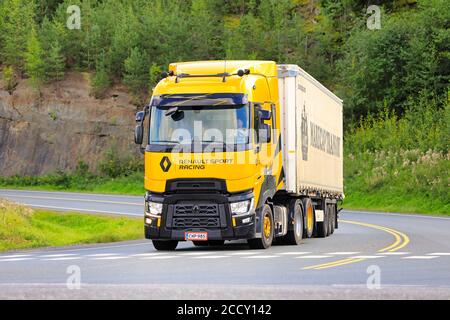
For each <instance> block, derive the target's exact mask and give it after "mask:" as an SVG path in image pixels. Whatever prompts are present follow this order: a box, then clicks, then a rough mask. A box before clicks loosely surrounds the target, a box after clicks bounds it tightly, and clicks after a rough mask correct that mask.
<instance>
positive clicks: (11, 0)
mask: <svg viewBox="0 0 450 320" xmlns="http://www.w3.org/2000/svg"><path fill="white" fill-rule="evenodd" d="M34 15H35V2H34V0H3V1H1V2H0V28H1V29H0V60H2V61H4V62H5V63H6V64H8V65H12V66H14V67H16V70H19V71H20V70H21V69H22V67H23V63H24V61H23V55H22V54H21V53H23V52H25V51H26V49H27V40H28V38H29V34H30V31H31V30H32V29H33V28H34V27H35V22H34Z"/></svg>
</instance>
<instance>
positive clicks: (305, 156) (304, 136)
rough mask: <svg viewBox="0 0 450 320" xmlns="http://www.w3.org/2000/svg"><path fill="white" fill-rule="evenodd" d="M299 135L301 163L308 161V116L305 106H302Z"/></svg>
mask: <svg viewBox="0 0 450 320" xmlns="http://www.w3.org/2000/svg"><path fill="white" fill-rule="evenodd" d="M301 134H302V135H301V137H302V159H303V161H308V114H307V113H306V105H303V111H302V124H301Z"/></svg>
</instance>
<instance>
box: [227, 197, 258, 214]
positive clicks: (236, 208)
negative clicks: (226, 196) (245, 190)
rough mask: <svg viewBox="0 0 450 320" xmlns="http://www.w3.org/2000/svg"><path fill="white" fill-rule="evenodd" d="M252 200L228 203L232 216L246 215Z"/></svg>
mask: <svg viewBox="0 0 450 320" xmlns="http://www.w3.org/2000/svg"><path fill="white" fill-rule="evenodd" d="M252 204H253V199H251V200H245V201H239V202H233V203H230V209H231V213H232V214H233V215H241V214H246V213H248V212H249V211H250V209H251V207H252Z"/></svg>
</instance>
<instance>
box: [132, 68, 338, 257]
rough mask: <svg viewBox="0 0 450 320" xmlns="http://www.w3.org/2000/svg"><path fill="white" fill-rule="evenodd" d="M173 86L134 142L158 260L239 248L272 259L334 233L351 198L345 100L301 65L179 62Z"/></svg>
mask: <svg viewBox="0 0 450 320" xmlns="http://www.w3.org/2000/svg"><path fill="white" fill-rule="evenodd" d="M162 77H163V79H162V80H161V81H160V82H159V83H158V85H157V86H156V87H155V88H154V91H153V96H152V98H151V101H150V103H149V105H148V106H147V107H145V108H144V110H143V111H141V112H138V113H137V114H136V122H137V126H136V132H135V142H136V143H137V144H139V145H141V150H142V152H143V153H144V156H145V179H144V183H145V189H146V190H147V191H146V195H145V236H146V238H148V239H152V241H153V244H154V246H155V248H156V249H158V250H174V249H175V248H176V246H177V244H178V242H179V241H193V242H194V244H195V245H198V246H203V245H222V244H223V243H224V241H225V240H236V239H247V241H248V243H249V245H250V247H251V248H255V249H256V248H261V249H263V248H268V247H270V246H271V244H272V242H273V241H274V240H275V239H277V241H279V242H283V243H290V244H299V243H300V241H301V239H302V238H304V237H312V236H313V235H317V236H320V237H325V236H327V235H329V234H331V233H332V232H333V231H334V228H335V227H337V201H338V200H340V199H342V198H343V186H342V101H341V100H340V99H339V98H337V97H336V96H334V95H333V94H332V93H331V92H329V91H328V90H327V89H326V88H324V87H323V86H322V85H320V84H319V83H318V82H317V81H316V80H314V79H313V78H312V77H311V76H309V75H308V74H307V73H306V72H304V71H303V70H302V69H301V68H299V67H298V66H294V65H277V64H276V63H275V62H272V61H203V62H184V63H173V64H171V65H170V66H169V71H168V72H165V73H163V75H162ZM302 81H304V82H305V83H302ZM309 92H311V94H313V95H314V99H312V98H309V100H308V96H307V95H306V93H309ZM316 95H317V96H319V97H316ZM314 101H316V102H317V103H318V104H320V105H314V104H315V103H316V102H314ZM320 113H323V116H321V115H320ZM321 117H323V119H321ZM146 119H148V120H147V121H146ZM313 120H314V122H312V121H313ZM145 124H147V125H146V126H145ZM144 127H146V128H147V134H145V141H146V146H145V147H142V143H143V141H144V132H145V131H146V130H144ZM308 149H309V150H308ZM308 156H309V159H308ZM305 164H307V165H305ZM310 170H313V171H316V172H315V173H314V172H312V171H310ZM317 170H318V171H317ZM327 175H330V177H327ZM314 177H316V178H314Z"/></svg>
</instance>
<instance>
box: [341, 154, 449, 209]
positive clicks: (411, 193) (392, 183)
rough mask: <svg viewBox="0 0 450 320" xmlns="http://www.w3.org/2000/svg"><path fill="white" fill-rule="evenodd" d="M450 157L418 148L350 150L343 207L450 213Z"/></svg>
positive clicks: (346, 161) (347, 159) (347, 157)
mask: <svg viewBox="0 0 450 320" xmlns="http://www.w3.org/2000/svg"><path fill="white" fill-rule="evenodd" d="M449 157H450V154H448V153H443V152H437V151H427V152H421V151H420V150H418V149H415V150H399V151H388V152H384V151H379V152H370V151H366V152H364V153H360V154H358V155H357V156H354V155H352V154H350V155H348V156H346V159H345V162H344V165H345V181H344V185H345V194H346V198H345V201H344V207H345V208H348V209H369V210H376V211H391V212H407V213H423V214H438V215H447V216H449V215H450V192H449V189H448V183H449V176H450V161H449V160H450V158H449Z"/></svg>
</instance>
